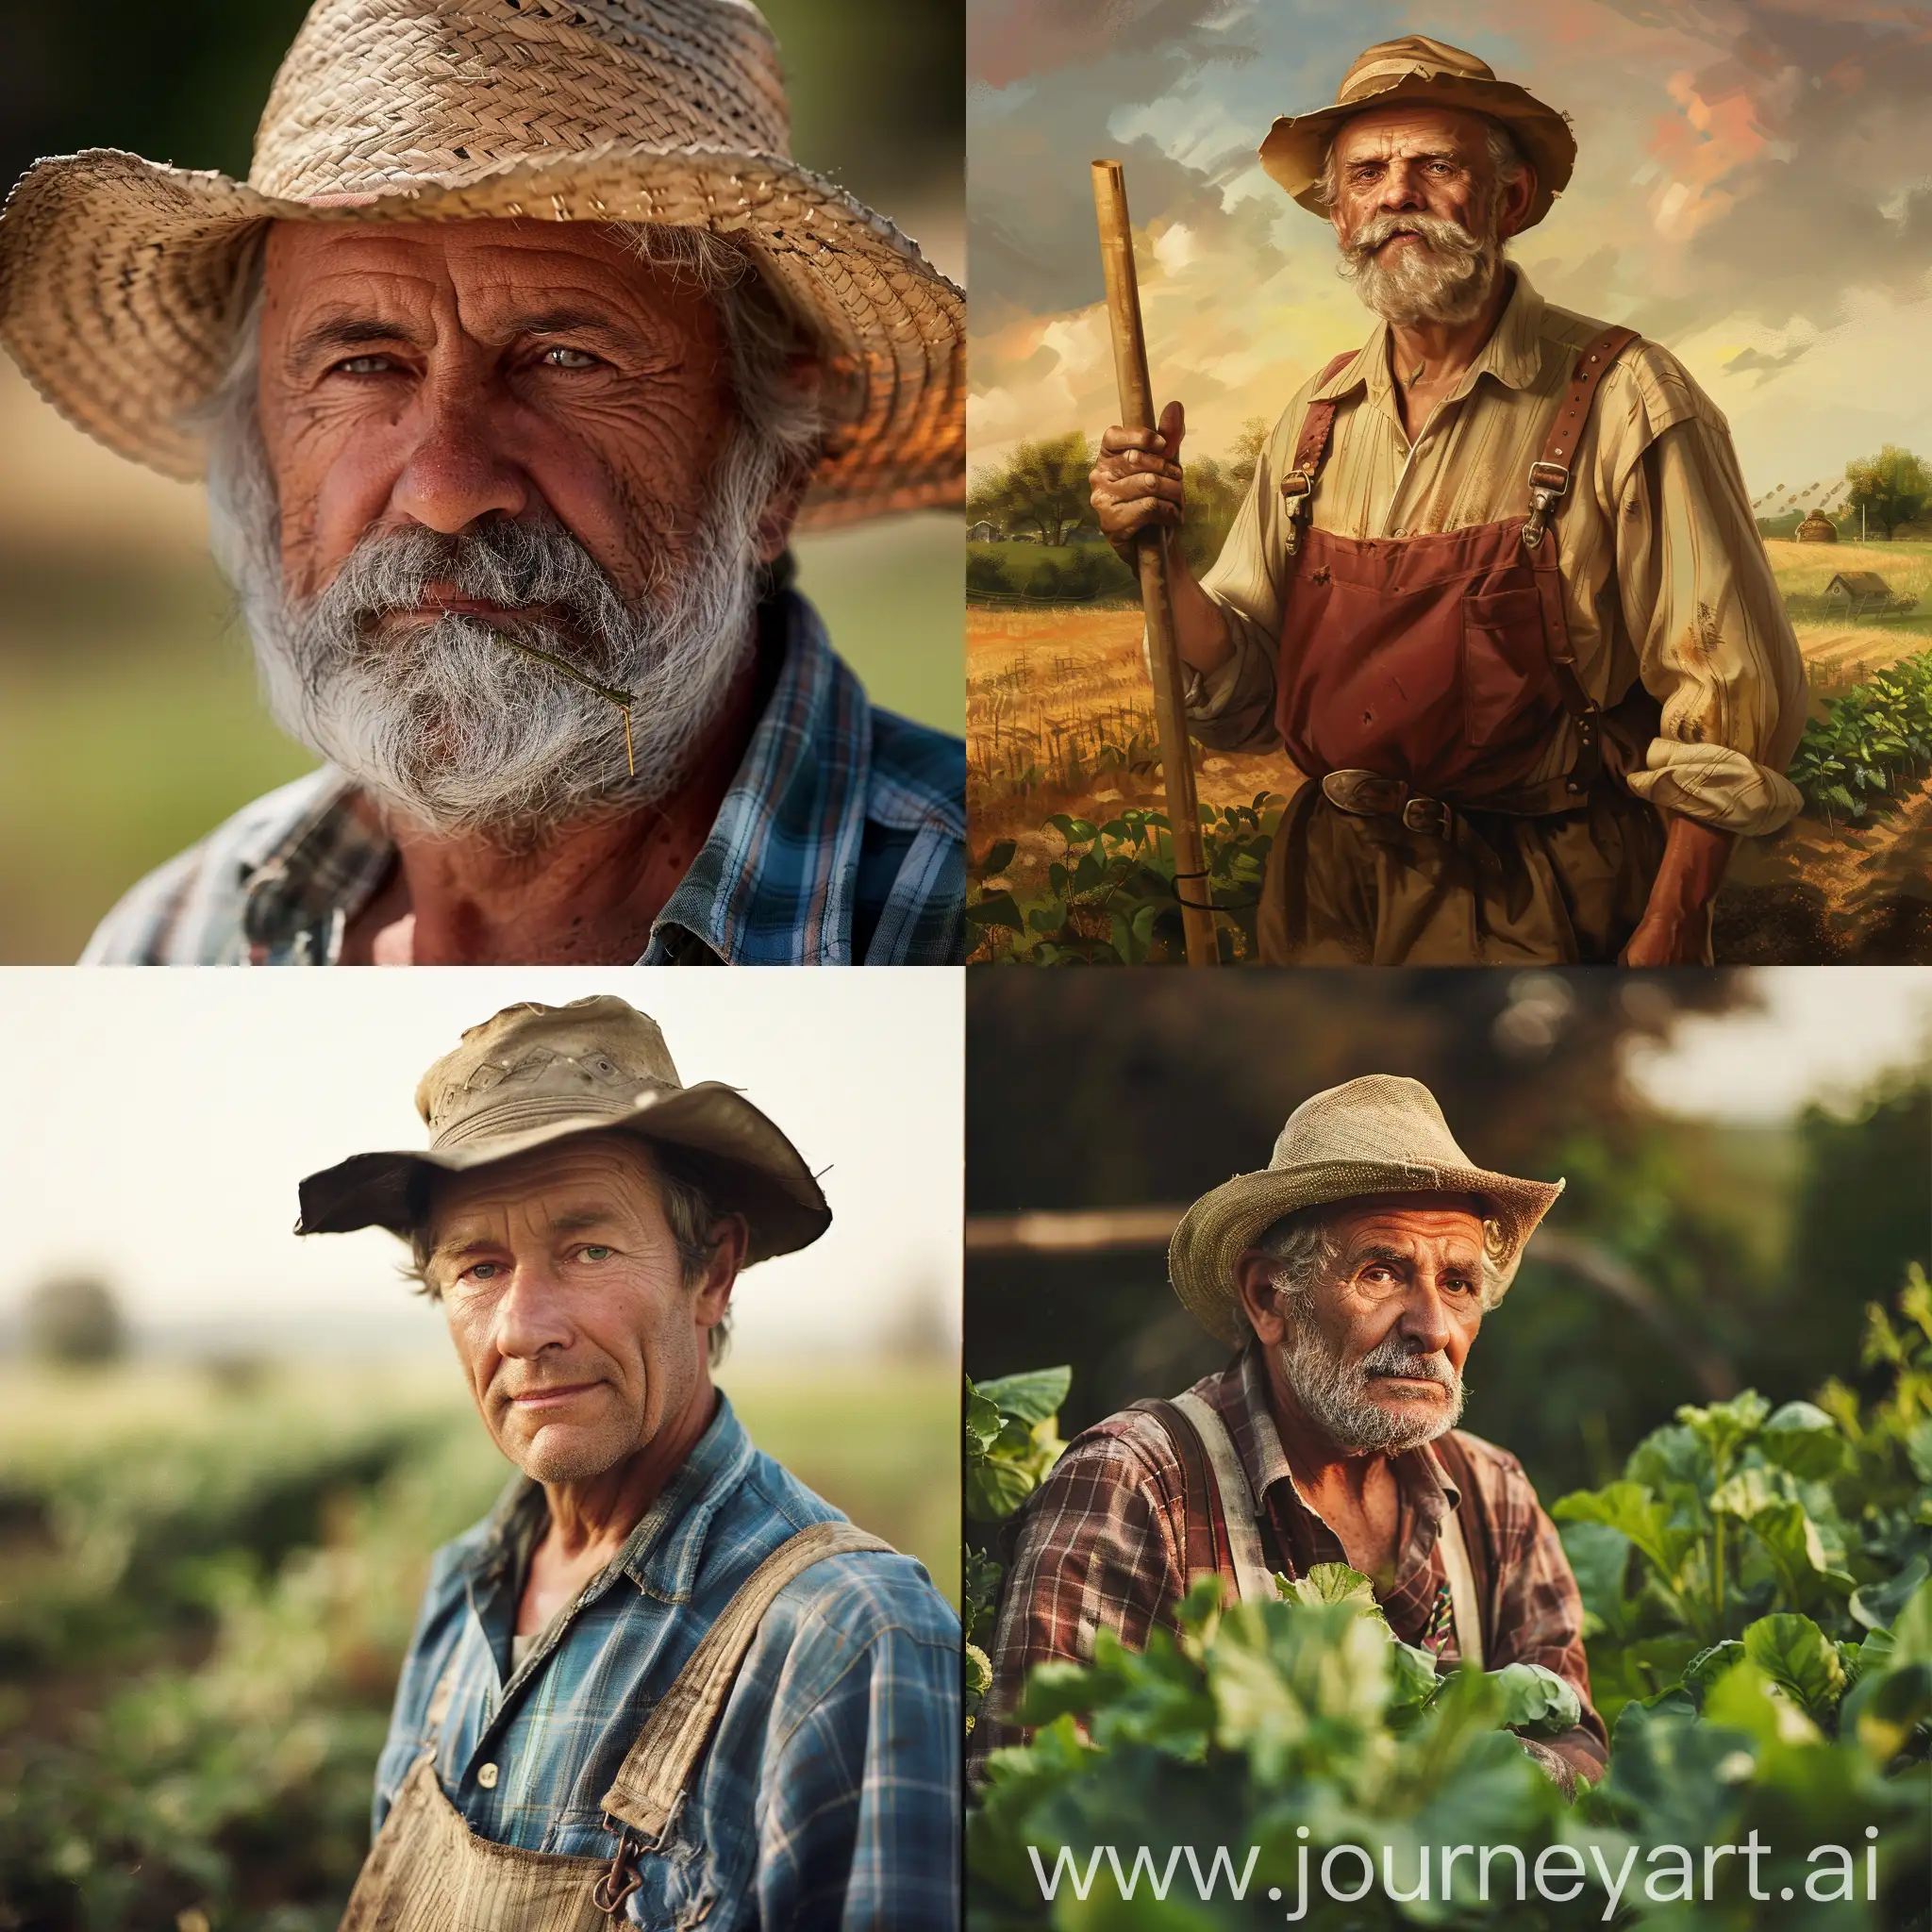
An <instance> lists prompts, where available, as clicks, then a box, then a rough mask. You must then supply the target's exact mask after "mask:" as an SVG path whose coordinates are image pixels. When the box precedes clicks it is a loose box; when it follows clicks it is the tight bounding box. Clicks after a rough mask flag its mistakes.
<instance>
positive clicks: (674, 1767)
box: [341, 1523, 891, 1932]
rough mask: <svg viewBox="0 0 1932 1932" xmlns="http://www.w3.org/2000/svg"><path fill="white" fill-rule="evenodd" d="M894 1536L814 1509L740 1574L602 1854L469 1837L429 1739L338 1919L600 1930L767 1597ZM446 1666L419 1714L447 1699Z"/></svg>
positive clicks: (403, 1928)
mask: <svg viewBox="0 0 1932 1932" xmlns="http://www.w3.org/2000/svg"><path fill="white" fill-rule="evenodd" d="M853 1550H887V1551H890V1550H891V1544H890V1543H886V1542H881V1541H879V1539H878V1538H877V1537H875V1536H872V1535H870V1534H868V1533H867V1532H866V1531H865V1530H862V1529H859V1528H858V1527H856V1526H855V1525H854V1524H850V1523H818V1524H812V1526H811V1527H810V1528H808V1529H802V1530H800V1531H799V1532H798V1534H797V1535H796V1536H794V1537H791V1538H790V1539H789V1540H788V1541H785V1542H782V1543H780V1544H779V1545H778V1547H777V1548H776V1549H775V1550H774V1551H773V1552H772V1554H771V1555H770V1556H769V1557H766V1558H765V1560H764V1561H763V1562H762V1563H760V1564H759V1565H758V1568H757V1569H756V1570H754V1571H753V1572H752V1574H751V1575H750V1576H749V1577H747V1578H746V1579H745V1582H744V1584H743V1586H742V1587H741V1589H740V1590H739V1591H738V1593H737V1595H735V1596H734V1597H733V1598H732V1599H731V1601H730V1602H729V1603H728V1604H726V1605H725V1607H724V1610H723V1611H722V1612H721V1613H720V1615H719V1617H718V1619H717V1621H716V1622H715V1623H714V1624H712V1625H711V1627H710V1628H709V1629H708V1630H707V1631H706V1632H705V1634H704V1636H703V1637H702V1638H701V1639H700V1640H699V1642H698V1646H697V1648H696V1649H695V1650H694V1651H692V1652H691V1658H690V1660H689V1661H688V1662H687V1663H686V1665H685V1667H684V1669H683V1670H681V1671H680V1672H679V1673H678V1674H677V1678H676V1681H675V1683H674V1684H673V1685H672V1686H671V1689H670V1690H669V1691H666V1692H665V1693H664V1695H663V1697H662V1698H660V1699H659V1700H658V1703H657V1704H656V1705H655V1706H653V1707H652V1709H651V1714H650V1716H649V1717H648V1718H646V1719H645V1720H644V1725H643V1729H642V1730H641V1731H640V1732H639V1734H638V1739H637V1741H636V1743H634V1744H633V1745H632V1746H631V1748H630V1751H629V1753H628V1755H627V1756H626V1757H625V1760H624V1763H623V1764H622V1765H621V1766H620V1767H619V1769H618V1774H617V1779H616V1782H615V1783H614V1784H612V1786H611V1787H610V1789H609V1790H608V1791H606V1792H605V1794H604V1798H603V1807H604V1812H605V1817H606V1822H607V1823H608V1825H609V1828H610V1831H611V1834H612V1838H613V1840H614V1844H613V1850H612V1852H611V1856H610V1857H608V1859H606V1858H583V1857H562V1856H559V1855H558V1854H556V1853H549V1852H525V1851H520V1850H519V1849H517V1847H515V1846H514V1845H500V1844H494V1843H492V1842H491V1840H488V1839H483V1838H478V1837H477V1836H476V1834H475V1832H473V1831H472V1830H471V1829H470V1827H469V1825H468V1824H467V1823H466V1822H465V1821H464V1819H463V1816H462V1814H461V1812H459V1811H458V1809H457V1808H456V1807H455V1806H454V1805H452V1804H451V1803H450V1801H449V1800H448V1798H447V1797H445V1796H444V1795H443V1790H442V1786H441V1783H440V1782H439V1781H438V1779H437V1775H436V1750H437V1747H436V1746H435V1745H434V1744H431V1745H430V1746H429V1747H428V1748H427V1749H426V1750H425V1752H424V1753H423V1755H422V1756H421V1757H419V1758H418V1759H417V1760H416V1762H415V1763H414V1764H413V1765H412V1766H410V1768H409V1774H408V1777H406V1778H405V1779H404V1781H403V1785H402V1789H401V1790H399V1791H398V1792H397V1793H396V1801H395V1803H394V1805H393V1806H392V1807H391V1809H390V1813H389V1816H388V1817H387V1818H386V1819H384V1821H383V1825H382V1830H381V1831H380V1832H379V1833H378V1834H377V1836H376V1840H375V1844H374V1845H373V1846H372V1847H371V1848H370V1853H369V1857H368V1859H367V1860H366V1861H365V1863H364V1864H363V1867H362V1871H361V1874H360V1875H359V1876H358V1878H357V1880H356V1890H355V1891H354V1892H353V1893H352V1894H351V1895H350V1898H349V1907H348V1910H347V1911H346V1912H345V1913H344V1915H343V1917H342V1923H341V1932H596V1928H597V1927H599V1926H604V1925H609V1924H619V1923H622V1921H623V1918H624V1907H625V1900H626V1899H627V1898H628V1897H629V1896H630V1894H631V1893H632V1892H633V1891H635V1890H637V1888H638V1884H639V1879H638V1875H637V1862H638V1860H639V1859H640V1858H641V1857H646V1856H649V1855H651V1854H653V1853H657V1852H660V1851H663V1850H664V1849H666V1848H667V1846H668V1843H669V1840H670V1835H671V1830H672V1826H673V1825H674V1824H675V1823H676V1820H677V1814H678V1810H679V1808H680V1807H681V1806H682V1804H683V1801H684V1796H685V1793H686V1792H687V1791H688V1790H690V1789H691V1784H692V1782H693V1780H694V1777H695V1774H696V1773H697V1769H698V1764H699V1761H700V1759H701V1758H702V1757H704V1755H705V1752H706V1751H707V1750H708V1747H709V1745H710V1741H711V1733H712V1732H713V1730H715V1729H716V1727H717V1724H718V1719H719V1717H720V1715H721V1714H722V1713H723V1711H724V1706H725V1703H726V1702H727V1700H728V1699H729V1698H730V1695H731V1689H732V1686H733V1685H734V1684H735V1683H736V1682H737V1681H738V1673H739V1670H740V1667H741V1665H742V1664H743V1662H744V1658H745V1655H746V1653H747V1652H748V1651H749V1650H750V1648H751V1644H752V1640H753V1639H754V1638H755V1637H756V1636H757V1635H758V1625H759V1624H760V1623H761V1622H762V1621H763V1619H764V1615H765V1612H766V1611H767V1610H768V1609H770V1608H771V1607H772V1603H773V1600H774V1598H775V1597H776V1596H777V1594H778V1592H779V1591H781V1590H783V1589H784V1588H785V1586H786V1585H787V1584H788V1583H790V1582H791V1580H792V1578H793V1577H795V1576H797V1575H799V1574H801V1573H802V1572H804V1571H806V1570H808V1569H809V1568H810V1567H811V1566H812V1565H813V1564H814V1563H820V1562H823V1561H824V1559H825V1558H826V1557H836V1556H841V1555H843V1554H845V1553H846V1552H848V1551H853ZM449 1698H450V1672H448V1671H445V1672H444V1673H443V1675H442V1679H441V1682H440V1683H439V1684H438V1685H437V1687H436V1691H435V1693H434V1694H433V1695H432V1697H431V1698H430V1702H429V1710H428V1714H427V1720H426V1728H427V1729H428V1730H429V1731H430V1732H432V1733H434V1732H436V1731H438V1730H440V1728H441V1724H442V1722H443V1720H444V1719H445V1718H446V1717H447V1715H448V1713H449Z"/></svg>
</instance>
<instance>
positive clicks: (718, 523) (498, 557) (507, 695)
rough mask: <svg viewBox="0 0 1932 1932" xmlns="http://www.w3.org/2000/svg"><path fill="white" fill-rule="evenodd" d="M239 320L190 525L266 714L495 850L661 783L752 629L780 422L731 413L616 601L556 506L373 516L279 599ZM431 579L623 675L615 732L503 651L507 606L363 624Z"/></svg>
mask: <svg viewBox="0 0 1932 1932" xmlns="http://www.w3.org/2000/svg"><path fill="white" fill-rule="evenodd" d="M254 339H255V330H254V328H253V326H252V325H248V326H246V327H245V329H244V333H243V335H242V345H243V348H242V355H241V356H240V357H239V358H238V360H237V363H236V366H235V368H234V369H233V370H232V371H231V373H230V375H229V376H228V378H227V380H226V381H225V384H224V392H223V394H222V396H221V397H220V398H218V400H217V405H216V408H215V409H214V410H213V412H212V415H211V420H210V421H209V423H208V432H209V440H210V455H211V459H210V465H209V511H210V515H209V523H210V533H211V538H212V543H213V548H214V551H215V557H216V560H217V561H218V562H219V563H220V565H221V566H222V569H223V572H224V574H225V575H226V577H227V578H228V581H229V582H230V584H232V585H233V586H234V588H235V591H236V593H237V595H238V597H239V599H240V601H241V605H242V614H243V616H244V618H245V619H246V621H247V624H248V628H249V632H250V635H251V636H252V638H253V639H254V642H255V653H256V660H257V663H258V666H259V669H260V675H261V679H262V685H263V689H264V691H265V694H266V696H267V698H268V702H269V705H270V708H271V709H272V710H273V712H274V714H275V722H276V723H277V724H279V725H280V726H281V728H282V729H283V730H284V731H286V732H288V733H289V734H290V736H291V737H292V738H294V739H296V740H298V741H300V742H301V743H303V744H306V745H308V748H309V749H310V750H311V751H314V752H315V753H317V754H318V755H319V756H320V757H322V758H326V759H327V760H328V761H329V762H330V763H331V764H333V765H335V766H337V767H338V768H339V769H340V770H341V771H342V772H345V773H346V774H348V775H349V776H350V777H351V778H353V779H354V780H355V781H356V782H357V783H358V785H360V786H362V787H363V788H365V789H366V790H367V791H369V792H370V793H371V794H372V795H373V796H374V797H375V800H376V801H377V802H378V804H379V805H381V806H382V807H383V808H385V809H386V810H387V811H390V812H392V813H396V814H400V815H401V816H402V817H404V818H406V819H408V820H409V821H411V822H413V823H415V824H419V825H422V826H423V827H425V829H427V830H429V831H430V832H432V833H434V834H436V835H437V836H439V837H450V836H453V835H459V834H465V833H480V834H483V835H485V836H487V837H489V838H491V841H493V842H495V843H498V844H500V845H502V846H504V847H505V848H507V849H510V850H522V851H528V850H532V849H535V848H537V847H539V846H541V844H542V843H543V842H544V840H545V837H546V835H547V834H549V833H550V832H552V831H554V830H555V829H556V828H557V827H558V826H561V825H563V824H571V823H576V822H584V821H589V820H591V819H594V818H596V817H599V816H602V815H605V814H608V813H613V812H620V811H628V810H634V809H638V808H643V807H648V806H652V805H657V804H660V803H662V802H663V800H665V799H666V798H668V797H670V796H671V795H672V794H673V793H675V791H677V789H678V787H679V786H680V785H681V784H682V783H683V782H684V780H685V779H686V778H687V777H688V776H689V775H690V772H691V765H692V763H693V761H694V759H695V757H696V755H697V753H698V752H699V750H700V749H701V748H702V746H703V744H704V742H705V741H706V738H707V736H708V733H709V732H710V730H711V728H712V726H713V724H715V723H716V721H717V719H718V717H719V714H720V712H721V711H722V709H723V708H724V703H725V700H726V698H727V696H728V694H729V693H730V691H731V689H732V686H733V683H734V681H735V680H736V679H737V678H738V676H739V675H740V673H741V671H742V670H743V669H744V667H745V666H746V665H747V663H748V662H749V661H750V659H751V658H752V657H753V655H754V653H755V651H756V648H757V638H756V625H755V613H756V609H757V604H758V586H759V576H760V572H759V558H758V536H759V530H760V525H761V524H762V521H763V518H764V516H765V513H766V511H767V509H768V508H769V506H770V504H771V502H772V499H773V497H774V494H775V493H776V491H777V490H778V488H779V486H780V484H781V482H782V481H783V479H784V477H785V475H786V473H787V470H788V467H789V465H790V463H791V460H792V454H791V451H790V450H789V449H788V448H787V446H786V445H785V444H784V442H783V441H782V439H780V438H773V437H766V436H762V435H760V434H758V431H757V430H755V429H753V428H751V427H748V426H747V425H744V424H743V423H742V422H741V423H740V424H739V425H737V426H736V427H735V428H734V431H733V433H732V436H731V439H730V441H729V442H728V444H727V446H726V448H725V450H724V454H723V456H721V457H720V458H719V460H718V463H717V465H716V467H715V469H714V471H713V473H712V476H711V484H710V501H709V503H708V506H707V508H706V510H705V512H704V514H703V515H702V517H700V518H699V520H698V523H697V526H696V528H695V529H694V530H693V531H691V534H690V536H689V538H688V539H687V541H686V542H685V544H684V546H683V556H682V558H681V559H680V560H679V562H678V564H677V566H676V568H675V570H674V569H672V568H670V567H669V565H668V563H667V560H666V558H665V557H664V554H663V552H662V551H661V550H659V551H658V552H657V553H656V554H655V555H654V557H653V558H652V560H651V565H650V569H649V581H648V583H647V585H646V588H645V591H644V593H643V595H642V596H641V598H640V599H639V600H637V601H636V602H631V601H628V600H626V599H625V597H624V596H623V595H622V594H621V593H620V592H619V591H618V589H617V587H616V585H615V584H614V583H613V582H612V581H611V579H610V578H609V576H608V574H607V573H606V572H605V571H604V569H603V568H602V566H601V565H599V564H598V562H597V561H596V559H595V558H592V557H591V554H590V552H589V551H588V550H586V549H585V548H584V546H583V545H582V544H581V543H580V542H579V541H577V539H576V538H575V536H573V535H572V534H571V533H570V532H569V531H568V530H566V529H564V528H563V527H562V526H561V525H558V524H556V523H548V524H524V523H509V522H498V523H494V524H486V525H477V526H475V527H474V528H473V529H472V530H468V531H464V532H462V533H460V534H458V535H456V536H444V535H442V534H441V533H439V532H436V531H431V530H425V529H422V528H416V529H409V530H397V529H383V530H375V529H372V530H370V531H368V532H367V533H365V535H364V536H363V537H362V539H361V540H360V541H359V542H358V544H357V545H356V547H355V549H354V550H353V551H352V552H351V553H350V555H349V556H348V558H346V559H345V560H344V561H343V563H342V565H341V568H340V569H339V570H338V572H337V573H336V575H335V576H334V578H333V579H332V580H331V581H330V583H329V584H328V585H327V587H326V588H325V589H324V590H323V591H319V592H317V593H316V594H315V595H313V596H311V597H308V598H296V597H291V596H289V595H287V594H286V593H285V591H284V588H283V575H282V556H281V515H280V506H279V503H278V500H277V494H276V490H275V476H274V471H273V469H272V467H271V465H270V462H269V458H268V451H267V448H266V446H265V444H264V443H263V441H262V436H261V430H260V425H259V420H258V414H257V411H256V409H255V408H254V385H255V366H256V356H255V340H254ZM437 581H441V582H445V583H453V584H454V585H455V586H456V590H457V594H458V595H459V596H464V597H474V598H476V599H478V600H480V601H487V602H492V603H498V602H500V603H502V604H504V605H506V606H509V607H516V606H520V605H537V604H542V605H548V606H551V607H552V610H551V611H550V612H547V613H546V614H545V615H544V617H542V618H541V619H538V620H525V621H524V622H523V623H521V624H519V625H517V626H515V635H516V636H517V638H518V640H519V641H523V642H526V643H530V644H533V645H535V646H537V647H538V648H539V649H541V650H544V651H547V652H549V653H550V654H551V655H552V656H553V657H557V658H562V659H564V660H565V661H566V662H567V663H570V664H572V665H575V666H577V667H580V668H581V670H582V671H583V673H584V675H587V676H589V677H591V678H594V679H595V680H596V682H598V683H600V684H603V685H607V686H609V687H610V688H612V689H613V690H618V691H627V692H629V693H630V694H631V698H632V703H631V705H630V707H629V724H630V746H629V750H628V751H627V750H626V743H625V717H624V714H623V712H622V711H621V710H620V709H619V708H618V707H617V706H616V705H615V704H613V703H612V702H611V701H610V700H608V699H607V698H603V697H600V696H599V695H597V693H596V692H594V691H590V690H588V689H587V688H586V687H585V686H583V685H581V684H579V683H577V682H576V681H575V679H574V678H571V677H569V676H567V675H564V674H562V673H560V672H558V671H557V670H555V669H554V668H552V667H550V666H548V665H545V664H542V663H540V662H537V661H534V660H532V659H531V658H527V657H525V656H524V655H523V654H521V653H520V652H518V651H515V650H513V649H511V648H510V647H509V646H508V644H506V643H505V642H503V641H502V640H503V636H504V634H505V631H506V630H507V629H508V626H499V625H489V624H485V623H483V622H482V621H480V620H479V619H476V618H475V617H469V616H462V615H449V616H445V617H442V618H440V619H438V620H437V621H436V622H434V623H433V624H429V625H422V626H419V627H412V628H410V629H408V630H407V631H404V632H401V633H398V634H394V635H381V634H379V633H378V630H377V625H376V620H377V619H378V618H379V616H380V615H381V614H382V613H383V612H385V611H391V610H400V609H413V608H417V607H419V606H420V605H422V604H423V603H424V602H425V601H426V600H425V587H426V586H427V585H428V584H429V583H431V582H437ZM633 756H634V758H635V760H636V773H635V775H633V774H632V772H631V759H632V757H633Z"/></svg>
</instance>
